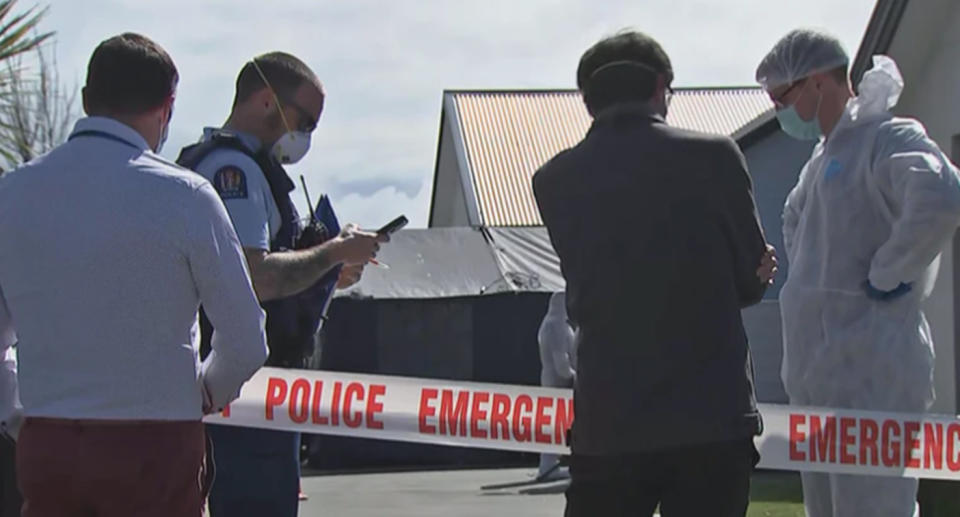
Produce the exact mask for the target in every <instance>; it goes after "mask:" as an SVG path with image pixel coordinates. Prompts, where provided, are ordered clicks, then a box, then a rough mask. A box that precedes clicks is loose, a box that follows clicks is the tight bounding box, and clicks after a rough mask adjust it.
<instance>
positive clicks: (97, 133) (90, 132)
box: [67, 129, 142, 151]
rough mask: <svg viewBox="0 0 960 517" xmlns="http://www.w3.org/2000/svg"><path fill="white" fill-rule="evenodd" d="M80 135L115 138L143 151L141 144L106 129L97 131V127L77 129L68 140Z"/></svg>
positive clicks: (115, 140) (114, 139) (116, 140)
mask: <svg viewBox="0 0 960 517" xmlns="http://www.w3.org/2000/svg"><path fill="white" fill-rule="evenodd" d="M80 136H92V137H95V138H106V139H107V140H113V141H114V142H120V143H121V144H124V145H129V146H130V147H133V148H134V149H136V150H138V151H142V149H140V146H139V145H136V144H134V143H133V142H130V141H129V140H126V139H123V138H120V137H119V136H117V135H114V134H111V133H107V132H106V131H97V130H95V129H87V130H84V131H77V132H76V133H74V134H72V135H70V138H68V139H67V141H70V140H73V139H74V138H77V137H80Z"/></svg>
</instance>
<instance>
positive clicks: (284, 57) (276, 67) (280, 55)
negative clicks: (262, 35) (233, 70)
mask: <svg viewBox="0 0 960 517" xmlns="http://www.w3.org/2000/svg"><path fill="white" fill-rule="evenodd" d="M254 61H256V66H254V63H253V62H254ZM257 66H259V67H260V71H261V72H263V75H264V76H266V78H267V81H269V82H270V86H272V87H273V89H274V91H276V93H277V96H278V97H280V98H281V99H284V98H287V99H289V98H292V97H293V96H294V95H295V94H296V92H297V89H298V88H300V87H301V86H303V85H304V84H315V85H316V86H317V88H318V89H320V90H321V91H322V86H321V85H320V80H319V79H317V75H316V74H314V73H313V70H310V67H308V66H307V64H306V63H304V62H303V61H301V60H300V59H298V58H297V57H296V56H293V55H290V54H287V53H286V52H269V53H266V54H262V55H259V56H257V57H255V58H253V60H251V61H248V62H247V64H245V65H243V68H242V69H241V70H240V75H238V76H237V94H236V96H235V97H234V99H233V105H234V107H236V106H237V105H238V104H240V103H242V102H245V101H246V100H247V99H249V98H250V96H251V95H253V94H255V93H257V92H258V91H260V90H262V89H264V88H265V87H266V86H267V85H266V84H264V82H263V78H262V77H260V73H259V72H258V71H257V68H256V67H257Z"/></svg>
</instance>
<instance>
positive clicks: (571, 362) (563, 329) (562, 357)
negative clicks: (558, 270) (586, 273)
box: [537, 292, 577, 481]
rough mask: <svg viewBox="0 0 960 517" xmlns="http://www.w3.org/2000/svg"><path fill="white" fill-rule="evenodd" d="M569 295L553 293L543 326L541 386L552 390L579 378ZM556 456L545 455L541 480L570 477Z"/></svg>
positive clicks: (564, 386)
mask: <svg viewBox="0 0 960 517" xmlns="http://www.w3.org/2000/svg"><path fill="white" fill-rule="evenodd" d="M566 303H567V297H566V295H565V293H563V292H558V293H553V294H552V295H551V296H550V303H549V305H548V306H547V314H546V315H545V316H544V317H543V321H542V322H541V323H540V330H539V332H538V333H537V341H539V343H540V365H541V369H540V385H541V386H544V387H548V388H572V387H573V382H574V380H576V378H577V369H576V361H577V350H576V337H575V332H574V329H573V326H572V325H571V324H570V320H569V319H568V318H567V307H566ZM559 461H560V458H559V457H558V456H557V455H556V454H541V455H540V467H539V469H538V471H537V478H538V479H541V480H544V481H547V480H556V479H566V478H569V477H570V474H569V473H568V471H567V469H566V468H564V467H557V463H558V462H559Z"/></svg>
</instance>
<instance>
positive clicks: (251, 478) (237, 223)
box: [178, 52, 387, 517]
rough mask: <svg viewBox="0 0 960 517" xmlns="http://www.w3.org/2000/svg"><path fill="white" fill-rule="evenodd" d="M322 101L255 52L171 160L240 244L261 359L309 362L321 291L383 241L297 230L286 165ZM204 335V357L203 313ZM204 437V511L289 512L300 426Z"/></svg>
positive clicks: (303, 72) (215, 431)
mask: <svg viewBox="0 0 960 517" xmlns="http://www.w3.org/2000/svg"><path fill="white" fill-rule="evenodd" d="M323 103H324V91H323V86H322V85H321V83H320V81H319V79H317V76H316V74H314V73H313V71H312V70H310V68H309V67H307V65H306V64H304V63H303V62H302V61H301V60H299V59H297V58H296V57H294V56H292V55H290V54H286V53H283V52H270V53H267V54H264V55H261V56H258V57H256V58H254V59H253V60H251V61H249V62H248V63H246V64H245V65H244V67H243V69H242V70H241V71H240V75H239V76H238V77H237V89H236V97H235V98H234V103H233V109H232V111H231V113H230V117H229V118H228V120H227V122H226V123H225V124H224V126H223V127H222V128H206V129H205V130H204V134H203V138H202V139H201V141H200V142H199V143H197V144H194V145H192V146H189V147H187V148H185V149H183V151H182V152H181V154H180V158H179V160H178V162H179V163H180V164H181V165H183V166H185V167H188V168H190V169H193V170H195V171H197V172H198V173H200V174H202V175H203V176H205V177H206V178H207V179H209V180H210V182H211V183H213V186H214V187H215V188H216V189H217V192H219V194H220V197H221V198H222V199H223V201H224V204H225V205H226V207H227V211H228V212H229V214H230V217H231V219H232V221H233V224H234V227H235V228H236V231H237V235H238V236H239V238H240V242H241V244H243V247H244V251H245V254H246V258H247V262H248V264H249V266H250V274H251V275H250V276H251V278H252V279H253V286H254V289H255V290H256V292H257V296H258V297H259V299H260V302H261V304H262V306H263V308H264V310H265V311H266V314H267V323H266V325H267V343H268V345H269V347H270V357H269V358H268V359H267V363H266V364H267V366H276V367H287V368H303V367H304V366H305V365H306V361H307V359H308V358H309V357H310V355H312V353H313V345H314V335H315V333H316V331H317V328H318V326H319V323H320V317H321V312H322V305H323V299H324V298H325V296H326V294H327V293H325V292H324V289H323V285H325V284H326V285H330V284H331V283H332V282H336V285H337V287H339V288H344V287H348V286H350V285H352V284H353V283H356V282H357V281H358V280H359V278H360V275H361V274H362V271H363V266H364V265H365V264H366V263H367V262H369V261H370V259H372V258H373V257H374V256H376V253H377V251H378V249H379V245H380V243H381V242H385V241H386V240H387V237H385V236H378V235H376V234H373V233H366V232H362V231H359V229H358V228H357V227H356V226H355V225H347V226H346V227H345V230H344V231H343V232H341V233H340V234H339V235H330V236H323V235H322V233H323V229H322V228H321V229H319V231H316V230H317V229H316V228H312V229H311V230H314V231H311V232H310V233H311V235H309V236H307V235H303V233H304V232H303V227H302V226H301V222H300V217H299V215H298V214H297V211H296V209H295V208H294V206H293V203H292V202H291V200H290V192H291V191H292V190H293V188H294V184H293V181H291V180H290V178H289V176H288V175H287V173H286V172H285V171H284V169H283V165H285V164H291V163H296V162H297V161H299V160H300V159H301V158H303V156H304V155H305V154H306V153H307V150H308V149H309V147H310V137H311V134H312V133H313V131H314V129H315V128H316V126H317V121H318V119H319V118H320V114H321V112H322V111H323ZM325 237H326V240H325V242H323V243H321V244H317V242H319V241H321V240H324V238H325ZM338 266H342V269H340V268H339V267H338ZM331 275H339V277H338V278H330V276H331ZM201 316H202V313H201ZM201 332H202V334H203V338H204V339H203V340H202V349H203V350H202V353H203V352H207V351H209V339H210V335H211V332H212V331H211V329H210V325H209V322H207V321H205V319H204V318H202V317H201ZM208 434H209V436H210V438H211V441H212V443H213V457H214V462H215V464H216V480H215V482H214V485H213V488H212V491H211V494H210V513H211V515H212V517H224V516H229V517H235V516H238V515H250V516H270V517H274V516H276V517H289V516H295V515H297V507H298V502H299V501H298V494H299V481H300V479H299V478H300V465H299V449H300V435H299V433H293V432H285V431H270V430H261V429H249V428H242V427H230V426H219V425H209V426H208Z"/></svg>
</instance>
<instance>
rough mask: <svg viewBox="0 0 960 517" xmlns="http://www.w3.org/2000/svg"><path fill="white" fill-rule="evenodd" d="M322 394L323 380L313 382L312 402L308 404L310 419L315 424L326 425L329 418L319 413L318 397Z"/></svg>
mask: <svg viewBox="0 0 960 517" xmlns="http://www.w3.org/2000/svg"><path fill="white" fill-rule="evenodd" d="M322 395H323V381H316V382H314V383H313V403H312V404H310V415H311V420H312V421H313V423H314V424H316V425H327V424H329V423H330V419H329V418H327V417H326V416H324V415H321V414H320V397H321V396H322Z"/></svg>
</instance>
